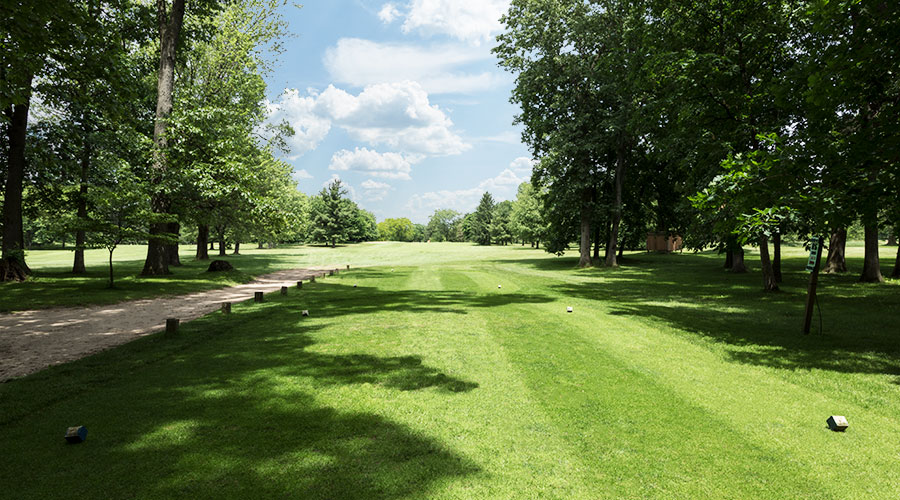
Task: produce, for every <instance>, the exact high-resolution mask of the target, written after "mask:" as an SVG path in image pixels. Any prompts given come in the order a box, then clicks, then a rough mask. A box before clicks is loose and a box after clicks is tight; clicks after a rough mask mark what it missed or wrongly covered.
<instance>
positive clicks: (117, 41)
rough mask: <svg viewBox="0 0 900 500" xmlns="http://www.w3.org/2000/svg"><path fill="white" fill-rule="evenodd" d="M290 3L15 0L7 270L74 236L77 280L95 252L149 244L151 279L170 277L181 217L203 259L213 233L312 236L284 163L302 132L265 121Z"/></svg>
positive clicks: (7, 65) (6, 52)
mask: <svg viewBox="0 0 900 500" xmlns="http://www.w3.org/2000/svg"><path fill="white" fill-rule="evenodd" d="M284 4H285V2H284V0H248V1H243V2H216V1H212V0H197V1H193V2H191V3H190V8H189V9H188V8H187V6H186V4H185V1H184V0H157V1H156V2H155V3H148V2H143V1H137V0H74V1H73V0H48V1H43V2H13V3H12V4H10V5H8V6H5V7H4V9H3V14H2V23H3V24H2V30H0V37H2V44H0V47H2V48H0V80H2V89H3V90H2V96H0V99H2V100H0V108H2V110H3V118H2V121H0V128H2V137H3V139H4V140H3V147H2V148H0V161H2V164H3V165H4V166H5V167H6V168H4V170H3V177H2V182H3V190H2V204H3V231H2V261H0V279H3V280H7V279H24V277H25V276H26V275H27V274H28V273H29V269H28V266H27V264H26V262H25V256H24V249H25V248H26V241H29V240H31V241H33V240H35V239H36V240H38V241H43V242H48V241H61V242H66V241H67V240H68V241H74V248H75V251H74V258H73V267H72V270H73V272H74V273H83V272H84V271H85V268H84V249H85V248H87V247H91V246H106V247H107V248H110V252H112V250H113V249H114V248H115V245H116V244H118V243H119V242H121V241H149V244H148V253H147V259H146V262H145V266H144V269H143V273H144V274H166V273H168V272H169V266H172V265H175V266H177V265H180V262H179V257H178V242H179V234H180V233H182V232H183V228H184V227H185V226H192V227H193V228H196V229H195V231H196V235H197V237H196V241H197V252H196V256H197V258H198V259H206V258H208V247H207V245H208V242H209V240H218V241H219V242H220V249H221V248H224V246H225V245H224V243H223V242H225V241H226V240H228V241H230V242H232V243H233V245H234V246H235V249H236V250H237V247H239V244H240V242H242V241H260V242H262V241H266V242H271V241H278V240H296V239H300V238H302V235H300V234H298V233H299V232H301V231H302V230H303V229H302V228H303V227H304V226H303V224H302V222H303V221H304V220H307V217H306V216H307V215H308V214H309V213H311V212H313V211H314V210H313V208H314V207H310V203H311V200H310V199H308V198H307V197H306V196H305V195H303V194H302V193H300V192H299V191H298V190H297V186H296V183H295V182H294V181H293V180H292V178H291V175H290V174H291V168H290V166H289V165H288V164H286V163H284V162H283V161H280V160H278V159H277V153H278V152H279V150H280V149H283V148H284V138H285V137H286V136H287V135H289V134H292V133H293V131H292V130H290V127H289V126H287V125H284V124H282V125H277V126H271V125H266V124H265V122H264V119H265V117H266V109H265V91H266V86H265V83H264V80H263V77H264V76H265V75H266V74H267V73H268V72H269V71H270V70H271V67H272V64H273V63H274V62H275V60H276V59H277V56H278V54H280V52H281V42H282V40H283V39H284V38H285V37H286V36H287V33H286V23H285V22H284V21H283V19H282V18H281V16H280V15H279V13H278V10H279V9H280V8H281V7H282V6H284ZM176 76H177V77H176ZM187 232H188V233H191V234H193V233H194V230H189V231H187ZM26 236H27V238H26Z"/></svg>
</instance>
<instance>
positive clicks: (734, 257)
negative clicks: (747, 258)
mask: <svg viewBox="0 0 900 500" xmlns="http://www.w3.org/2000/svg"><path fill="white" fill-rule="evenodd" d="M729 271H731V272H733V273H746V272H747V266H746V264H744V249H743V248H741V247H737V248H735V249H734V250H732V251H731V269H729Z"/></svg>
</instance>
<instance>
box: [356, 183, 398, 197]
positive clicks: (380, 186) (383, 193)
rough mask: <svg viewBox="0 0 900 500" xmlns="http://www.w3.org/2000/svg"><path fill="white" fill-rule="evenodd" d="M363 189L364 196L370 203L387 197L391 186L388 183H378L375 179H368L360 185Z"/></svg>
mask: <svg viewBox="0 0 900 500" xmlns="http://www.w3.org/2000/svg"><path fill="white" fill-rule="evenodd" d="M360 186H362V188H363V196H365V198H366V199H367V200H369V201H381V200H383V199H385V197H387V195H388V192H390V190H391V185H390V184H388V183H386V182H378V181H376V180H374V179H367V180H365V181H363V183H362V184H360Z"/></svg>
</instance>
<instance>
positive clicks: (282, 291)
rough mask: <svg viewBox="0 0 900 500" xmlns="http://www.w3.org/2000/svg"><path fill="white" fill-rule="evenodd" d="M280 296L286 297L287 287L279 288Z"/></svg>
mask: <svg viewBox="0 0 900 500" xmlns="http://www.w3.org/2000/svg"><path fill="white" fill-rule="evenodd" d="M281 295H287V287H286V286H283V287H281Z"/></svg>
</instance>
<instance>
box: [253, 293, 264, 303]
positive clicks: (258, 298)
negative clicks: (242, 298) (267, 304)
mask: <svg viewBox="0 0 900 500" xmlns="http://www.w3.org/2000/svg"><path fill="white" fill-rule="evenodd" d="M262 301H263V293H262V292H253V302H262Z"/></svg>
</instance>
